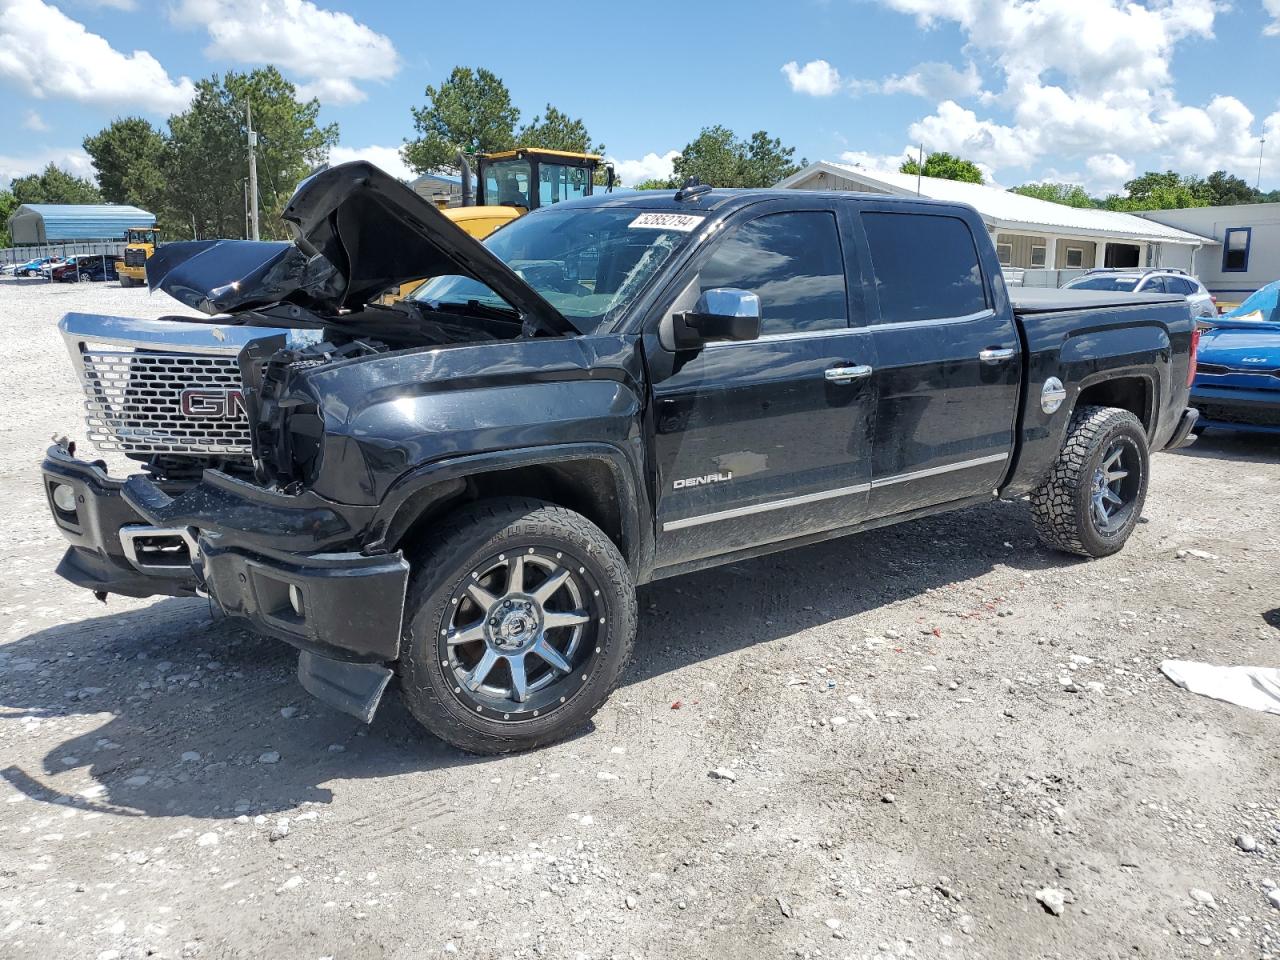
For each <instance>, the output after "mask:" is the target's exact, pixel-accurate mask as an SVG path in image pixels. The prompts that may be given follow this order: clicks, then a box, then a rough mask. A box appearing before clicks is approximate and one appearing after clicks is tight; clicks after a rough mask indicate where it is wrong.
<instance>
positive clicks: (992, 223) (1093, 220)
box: [778, 162, 1214, 270]
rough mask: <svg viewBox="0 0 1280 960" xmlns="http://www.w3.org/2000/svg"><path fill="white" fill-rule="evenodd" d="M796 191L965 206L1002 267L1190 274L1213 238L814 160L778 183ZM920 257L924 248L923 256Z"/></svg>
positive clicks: (985, 189)
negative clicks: (879, 195)
mask: <svg viewBox="0 0 1280 960" xmlns="http://www.w3.org/2000/svg"><path fill="white" fill-rule="evenodd" d="M778 186H779V187H789V188H792V189H796V190H852V191H858V192H862V193H886V194H891V195H894V196H900V197H912V196H916V195H917V190H918V191H919V195H920V196H923V197H928V198H929V199H932V200H949V201H954V202H959V203H967V204H969V205H970V206H972V207H974V208H975V209H976V210H977V211H978V213H979V214H981V216H982V219H983V221H984V222H985V223H986V224H987V227H988V229H989V230H990V231H991V234H992V239H993V240H994V241H995V244H996V252H997V254H998V255H999V257H1000V262H1001V264H1002V265H1003V266H1005V267H1011V268H1018V269H1027V270H1046V269H1047V270H1082V269H1087V268H1090V267H1139V266H1145V267H1156V266H1161V267H1180V268H1182V269H1184V270H1190V269H1191V260H1192V256H1193V254H1194V252H1195V251H1196V250H1198V249H1199V248H1200V247H1202V246H1204V245H1206V244H1211V243H1213V242H1214V241H1213V240H1212V239H1211V238H1208V237H1206V236H1201V235H1200V234H1197V233H1192V232H1189V231H1188V230H1184V229H1179V228H1178V227H1174V226H1169V225H1166V224H1163V223H1155V222H1154V221H1152V220H1147V219H1144V218H1143V217H1139V216H1135V215H1134V214H1131V213H1119V212H1117V211H1112V210H1094V209H1091V208H1080V207H1068V206H1066V205H1064V204H1061V203H1050V202H1049V201H1047V200H1040V199H1037V198H1035V197H1025V196H1023V195H1022V194H1018V193H1011V192H1010V191H1008V190H1004V189H1001V188H999V187H989V186H985V185H983V184H979V183H963V182H961V181H958V180H940V179H938V178H936V177H919V178H917V177H916V176H915V174H910V173H898V172H896V171H887V170H867V169H864V168H863V167H855V166H850V165H847V164H842V163H828V162H818V163H812V164H810V165H809V166H807V167H805V168H804V169H803V170H801V171H800V172H798V173H796V174H794V175H792V176H790V177H788V178H787V179H785V180H783V181H782V182H781V183H779V184H778ZM920 253H921V256H922V257H927V256H928V251H923V250H922V251H921V252H920Z"/></svg>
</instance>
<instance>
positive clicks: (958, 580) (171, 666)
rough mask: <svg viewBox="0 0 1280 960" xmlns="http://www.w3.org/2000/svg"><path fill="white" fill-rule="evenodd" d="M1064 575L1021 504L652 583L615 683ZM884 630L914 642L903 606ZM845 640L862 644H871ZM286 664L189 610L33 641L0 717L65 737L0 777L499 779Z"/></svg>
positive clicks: (196, 799)
mask: <svg viewBox="0 0 1280 960" xmlns="http://www.w3.org/2000/svg"><path fill="white" fill-rule="evenodd" d="M1075 562H1076V561H1074V560H1072V559H1071V558H1069V557H1065V556H1062V555H1060V554H1054V553H1051V552H1049V551H1047V550H1045V549H1043V548H1041V547H1039V546H1038V544H1037V543H1036V541H1035V538H1034V534H1033V533H1032V531H1031V527H1030V523H1029V518H1028V517H1027V508H1026V505H1025V504H1024V503H992V504H989V505H986V506H982V507H978V508H974V509H970V510H966V511H962V512H960V513H955V514H945V515H940V516H938V517H933V518H929V519H925V520H917V521H913V522H910V523H906V524H902V525H899V526H896V527H888V528H885V529H882V530H878V531H873V532H869V533H866V534H862V535H859V536H853V537H847V538H843V539H839V540H834V541H831V542H828V543H825V544H819V545H815V546H811V547H805V548H802V549H797V550H792V551H788V552H784V553H779V554H774V555H772V556H766V557H761V558H757V559H754V560H750V561H744V562H740V563H736V564H732V565H730V566H726V567H721V568H717V569H713V570H709V571H705V572H702V573H697V574H691V575H689V576H685V577H681V578H678V579H673V580H668V581H663V582H660V583H657V584H652V585H649V586H647V587H644V588H642V589H641V591H640V612H641V617H640V635H639V637H638V639H637V643H636V652H635V659H634V661H633V664H632V666H631V667H630V669H629V670H628V671H627V673H626V675H625V676H624V678H623V681H622V684H623V686H628V685H632V684H636V683H639V682H641V681H643V680H646V679H648V678H651V677H654V676H657V675H660V674H663V673H666V672H668V671H672V670H677V669H680V668H682V667H686V666H688V665H689V664H690V663H695V662H697V661H699V660H702V659H706V658H710V657H714V656H716V655H718V654H722V653H726V652H730V651H733V650H738V649H742V648H746V647H750V646H753V645H755V644H760V643H768V642H770V641H773V640H778V639H780V638H785V637H788V636H791V635H793V634H795V633H797V632H799V631H802V630H805V629H807V628H810V627H815V626H820V625H822V624H828V623H833V622H837V621H842V620H846V619H848V618H854V617H858V616H859V615H862V614H866V613H869V612H877V611H884V609H885V608H887V607H890V606H891V605H893V604H896V603H898V602H900V601H909V600H910V599H911V598H913V597H916V596H918V595H919V594H921V593H923V592H924V591H926V590H938V589H951V588H959V587H961V586H963V585H964V584H965V583H966V581H969V580H971V579H973V578H975V577H978V576H980V575H982V574H985V573H987V572H988V571H990V570H991V569H992V568H993V567H995V566H996V565H1001V564H1003V565H1010V566H1014V567H1017V568H1020V569H1029V570H1041V569H1050V568H1054V567H1059V566H1063V565H1067V564H1072V563H1075ZM955 596H956V604H955V606H956V609H957V610H958V611H960V612H966V611H968V612H969V613H968V615H970V616H971V617H973V620H972V622H971V625H970V626H967V627H966V629H967V630H970V631H978V630H982V629H995V622H996V619H995V618H996V613H995V609H994V608H993V606H992V605H991V604H986V605H984V604H982V603H981V602H980V601H979V600H978V599H975V598H974V596H973V595H972V594H969V595H968V596H967V598H966V596H964V595H962V592H961V591H960V590H959V589H956V593H955ZM970 608H974V609H972V610H970ZM887 616H888V617H890V618H891V619H892V621H893V623H894V625H895V627H896V628H897V629H899V630H901V631H903V633H904V635H905V634H906V632H908V631H914V632H915V633H916V634H917V635H919V633H920V630H919V629H917V628H919V627H920V626H921V624H920V623H917V618H918V614H917V613H916V612H915V611H914V610H913V609H912V608H911V607H910V606H908V607H906V608H905V609H903V608H898V609H894V610H892V611H890V612H888V613H887ZM881 619H883V618H882V617H877V621H879V620H881ZM924 626H925V627H928V626H929V625H928V624H925V625H924ZM847 632H848V633H849V635H850V636H851V637H854V638H855V639H860V638H861V637H862V636H863V635H864V634H865V633H867V632H872V628H871V627H870V626H869V625H868V626H863V625H860V624H856V623H855V624H849V625H848V627H847ZM847 642H848V641H847V640H846V641H843V642H842V643H841V646H844V645H847ZM836 649H838V648H836ZM295 663H296V657H295V654H294V652H293V650H292V649H291V648H289V647H288V646H286V645H285V644H282V643H278V642H276V641H273V640H266V639H261V638H258V637H255V636H254V635H252V634H250V633H248V632H246V631H244V630H243V629H241V628H240V627H238V626H237V625H235V624H234V623H232V622H229V621H226V620H224V619H220V618H215V617H214V616H212V615H211V613H210V609H209V607H208V606H207V604H206V603H205V602H204V601H198V600H176V599H168V600H161V601H157V602H155V603H152V604H150V605H148V606H145V607H141V608H137V609H131V610H128V611H125V612H121V613H115V614H108V615H106V616H101V617H95V618H92V619H88V620H80V621H76V622H73V623H68V624H60V625H58V626H54V627H50V628H48V629H44V630H41V631H39V632H36V633H33V634H31V635H30V636H27V637H25V638H23V639H21V640H18V641H15V642H13V643H11V644H8V645H7V646H6V647H5V648H4V652H3V654H0V709H3V710H4V711H5V719H6V720H8V721H9V722H10V724H11V726H15V727H16V726H18V725H19V724H21V725H22V726H23V727H25V728H26V729H27V730H29V731H30V732H31V733H32V734H34V735H38V734H40V733H41V731H42V729H43V730H49V729H50V728H52V729H53V730H56V731H58V733H59V735H61V731H62V730H67V731H68V732H69V734H70V735H68V736H67V737H66V738H65V739H63V740H62V741H61V742H60V743H59V744H58V746H57V747H55V748H54V749H52V750H50V751H49V752H48V753H47V754H46V755H45V756H44V757H43V759H42V760H41V761H40V763H41V769H40V771H39V773H38V775H37V774H36V773H33V772H29V771H27V770H24V769H23V767H22V766H21V765H20V764H18V763H14V762H12V761H10V762H9V764H8V765H7V766H5V767H4V768H3V769H0V776H3V777H4V778H5V779H6V780H7V781H8V782H9V784H10V785H11V786H12V787H13V788H14V789H16V790H18V791H20V792H22V793H24V794H26V795H27V796H29V797H31V798H32V799H36V800H39V801H43V802H46V803H57V804H63V805H67V806H71V807H77V808H82V809H85V810H99V811H102V812H106V813H110V814H112V815H117V816H149V817H167V816H191V817H204V818H213V819H218V818H232V817H236V816H239V815H241V814H245V815H248V816H254V815H258V814H270V813H274V812H277V811H281V810H287V809H293V808H294V807H296V806H297V805H298V804H300V803H303V802H306V801H311V802H316V803H327V802H329V801H330V800H331V799H332V796H333V795H332V792H331V791H330V790H329V789H328V788H327V787H325V786H322V784H325V783H328V782H331V781H335V780H346V779H362V778H370V777H384V776H387V775H393V774H397V773H406V772H411V771H412V772H423V771H428V770H432V769H438V768H442V767H454V766H461V765H466V764H473V763H484V762H499V763H500V762H502V760H501V758H496V759H495V758H479V757H472V756H468V755H466V754H464V753H462V752H460V751H458V750H455V749H453V748H452V747H449V746H448V745H446V744H444V743H442V742H441V741H439V740H437V739H435V738H434V737H431V736H430V735H428V734H426V733H425V732H423V731H422V730H421V728H419V727H418V725H417V724H416V723H415V722H414V721H413V720H412V718H411V717H410V716H409V714H408V712H407V711H406V710H405V708H404V707H403V705H402V704H401V703H400V700H399V697H397V696H394V695H389V696H388V697H387V698H386V699H385V701H384V703H383V705H382V707H381V709H380V710H379V713H378V716H377V717H376V719H375V721H374V723H373V724H372V725H371V726H369V727H364V726H363V725H361V724H360V723H359V722H358V721H356V720H354V719H352V718H350V717H346V716H344V715H342V714H339V713H337V712H335V711H333V710H330V709H329V708H327V707H325V706H324V705H322V704H320V703H319V702H317V701H314V700H312V699H311V698H310V697H309V696H308V695H307V694H306V693H305V692H304V691H303V690H302V688H301V687H300V686H299V685H298V683H297V680H296V678H295V676H294V667H295ZM72 731H74V732H72ZM14 755H16V754H11V756H14ZM55 784H56V785H55Z"/></svg>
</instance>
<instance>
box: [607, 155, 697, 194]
mask: <svg viewBox="0 0 1280 960" xmlns="http://www.w3.org/2000/svg"><path fill="white" fill-rule="evenodd" d="M678 156H680V151H679V150H668V151H667V152H666V153H664V154H662V155H661V156H659V155H658V154H656V153H646V154H645V155H644V156H643V157H641V158H640V159H639V160H618V159H616V158H614V157H609V158H608V160H609V162H610V163H612V164H613V169H614V172H615V173H616V174H617V175H618V181H619V183H620V184H621V185H622V186H624V187H634V186H635V185H636V184H637V183H643V182H644V181H646V180H666V179H668V178H669V177H671V176H672V174H674V173H675V160H676V157H678Z"/></svg>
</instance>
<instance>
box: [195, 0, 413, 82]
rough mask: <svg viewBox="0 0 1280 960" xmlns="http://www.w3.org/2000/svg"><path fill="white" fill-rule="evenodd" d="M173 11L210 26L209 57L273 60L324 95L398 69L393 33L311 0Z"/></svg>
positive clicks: (234, 2)
mask: <svg viewBox="0 0 1280 960" xmlns="http://www.w3.org/2000/svg"><path fill="white" fill-rule="evenodd" d="M171 16H172V18H173V20H174V22H175V23H178V24H182V25H185V26H195V27H200V28H202V29H204V30H205V31H207V32H208V34H209V45H208V46H207V47H206V48H205V54H206V55H207V56H209V57H210V58H212V59H218V60H230V61H232V62H236V63H247V64H266V63H273V64H275V65H276V66H278V67H279V68H280V69H281V71H282V72H283V73H285V74H286V75H287V76H289V77H291V78H294V79H296V80H297V81H298V83H299V84H300V90H302V91H304V92H305V95H310V96H317V97H320V99H321V100H323V101H324V102H326V103H357V102H359V101H361V100H364V99H365V97H366V96H367V94H366V93H365V92H364V91H363V90H362V89H360V87H358V86H357V85H356V83H357V81H367V80H373V81H379V80H387V79H389V78H391V77H393V76H394V75H395V74H396V72H397V71H398V70H399V69H400V57H399V55H398V54H397V53H396V48H395V46H394V45H393V44H392V42H391V38H390V37H387V36H386V35H384V34H381V33H378V32H376V31H374V30H372V29H370V28H369V27H368V26H366V25H365V24H363V23H360V22H358V21H357V20H356V19H355V18H354V17H352V16H351V15H350V14H347V13H339V12H335V11H332V10H322V9H320V8H319V7H317V6H316V5H315V4H314V3H311V2H310V0H179V2H178V3H177V4H176V6H175V7H174V8H173V11H172V14H171ZM413 35H414V34H410V36H413Z"/></svg>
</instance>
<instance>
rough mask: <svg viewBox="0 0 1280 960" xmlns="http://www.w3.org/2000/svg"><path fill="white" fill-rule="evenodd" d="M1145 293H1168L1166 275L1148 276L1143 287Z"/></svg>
mask: <svg viewBox="0 0 1280 960" xmlns="http://www.w3.org/2000/svg"><path fill="white" fill-rule="evenodd" d="M1141 291H1142V292H1143V293H1168V292H1169V288H1168V287H1166V286H1165V283H1164V277H1147V282H1146V283H1144V284H1143V285H1142V287H1141Z"/></svg>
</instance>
